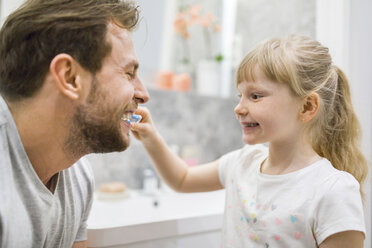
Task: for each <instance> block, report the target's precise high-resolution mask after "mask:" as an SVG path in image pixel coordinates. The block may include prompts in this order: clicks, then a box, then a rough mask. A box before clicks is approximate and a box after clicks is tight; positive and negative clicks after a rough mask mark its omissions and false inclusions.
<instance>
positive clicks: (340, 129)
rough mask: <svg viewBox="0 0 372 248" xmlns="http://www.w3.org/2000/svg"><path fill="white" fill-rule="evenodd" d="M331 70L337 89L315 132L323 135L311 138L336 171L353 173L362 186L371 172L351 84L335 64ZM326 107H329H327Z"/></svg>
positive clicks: (315, 147)
mask: <svg viewBox="0 0 372 248" xmlns="http://www.w3.org/2000/svg"><path fill="white" fill-rule="evenodd" d="M330 71H331V73H333V74H334V77H333V80H335V83H336V87H335V89H334V90H333V99H332V100H331V101H330V104H328V109H323V113H322V114H323V115H322V116H320V117H321V118H319V119H318V120H319V121H320V123H321V125H320V126H318V128H315V129H318V130H319V131H320V130H321V133H320V134H319V133H318V134H317V136H316V137H314V136H312V137H311V138H312V141H313V142H312V145H313V148H314V150H315V151H316V152H317V153H318V154H319V155H320V156H322V157H325V158H327V159H328V160H329V161H330V162H331V163H332V165H333V166H334V167H335V168H336V169H338V170H342V171H346V172H348V173H350V174H352V175H353V176H354V177H355V179H356V180H357V181H358V182H359V183H360V184H362V182H363V181H364V179H365V178H366V175H367V172H368V163H367V161H366V159H365V158H364V156H363V154H362V152H361V151H360V149H359V147H360V137H361V129H360V124H359V121H358V119H357V117H356V115H355V113H354V110H353V106H352V104H351V94H350V87H349V83H348V80H347V78H346V76H345V74H344V73H343V72H342V70H341V69H339V68H338V67H337V66H334V65H333V66H332V67H331V68H330ZM331 78H332V77H331ZM331 80H332V79H331ZM323 106H325V108H327V104H324V105H323ZM320 119H322V120H320ZM317 124H319V122H318V123H317ZM361 193H362V190H361ZM362 194H363V193H362Z"/></svg>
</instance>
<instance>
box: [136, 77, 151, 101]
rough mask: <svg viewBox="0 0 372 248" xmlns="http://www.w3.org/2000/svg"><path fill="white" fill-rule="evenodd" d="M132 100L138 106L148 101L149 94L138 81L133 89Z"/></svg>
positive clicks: (138, 80)
mask: <svg viewBox="0 0 372 248" xmlns="http://www.w3.org/2000/svg"><path fill="white" fill-rule="evenodd" d="M134 100H135V101H136V103H138V104H143V103H146V102H148V101H149V100H150V95H149V92H148V91H147V89H146V87H145V86H144V85H143V83H142V81H141V80H140V79H137V80H136V84H135V89H134Z"/></svg>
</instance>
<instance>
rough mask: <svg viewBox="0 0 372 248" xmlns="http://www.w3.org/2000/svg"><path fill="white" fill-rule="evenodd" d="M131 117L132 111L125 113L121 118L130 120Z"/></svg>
mask: <svg viewBox="0 0 372 248" xmlns="http://www.w3.org/2000/svg"><path fill="white" fill-rule="evenodd" d="M131 117H132V113H125V114H124V115H123V117H122V119H123V120H125V121H126V120H130V118H131Z"/></svg>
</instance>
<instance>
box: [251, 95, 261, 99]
mask: <svg viewBox="0 0 372 248" xmlns="http://www.w3.org/2000/svg"><path fill="white" fill-rule="evenodd" d="M259 98H261V96H260V95H257V94H252V99H253V100H257V99H259Z"/></svg>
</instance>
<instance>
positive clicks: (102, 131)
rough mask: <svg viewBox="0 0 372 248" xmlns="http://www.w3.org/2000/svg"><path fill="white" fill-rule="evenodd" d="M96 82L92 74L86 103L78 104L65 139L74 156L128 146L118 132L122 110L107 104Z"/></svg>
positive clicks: (69, 151) (112, 150) (111, 150)
mask: <svg viewBox="0 0 372 248" xmlns="http://www.w3.org/2000/svg"><path fill="white" fill-rule="evenodd" d="M98 84H99V82H97V79H96V78H94V79H93V82H92V89H91V91H90V93H89V96H88V100H87V103H86V104H82V105H80V106H78V108H77V110H76V113H75V114H74V116H73V120H72V125H71V129H70V132H69V135H68V137H67V138H66V140H65V146H64V147H65V150H66V152H68V153H69V155H72V156H73V157H75V158H79V157H81V156H84V155H86V154H89V153H108V152H121V151H124V150H125V149H127V148H128V146H129V139H128V140H127V141H126V140H125V139H124V137H123V134H122V133H121V127H120V120H121V117H122V115H123V113H122V112H121V111H120V112H118V111H116V112H115V111H114V110H112V109H111V110H110V109H109V108H107V107H108V106H109V104H106V103H108V102H107V101H106V99H107V94H103V93H102V92H100V91H99V89H98V88H99V85H98ZM123 109H124V108H123Z"/></svg>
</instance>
